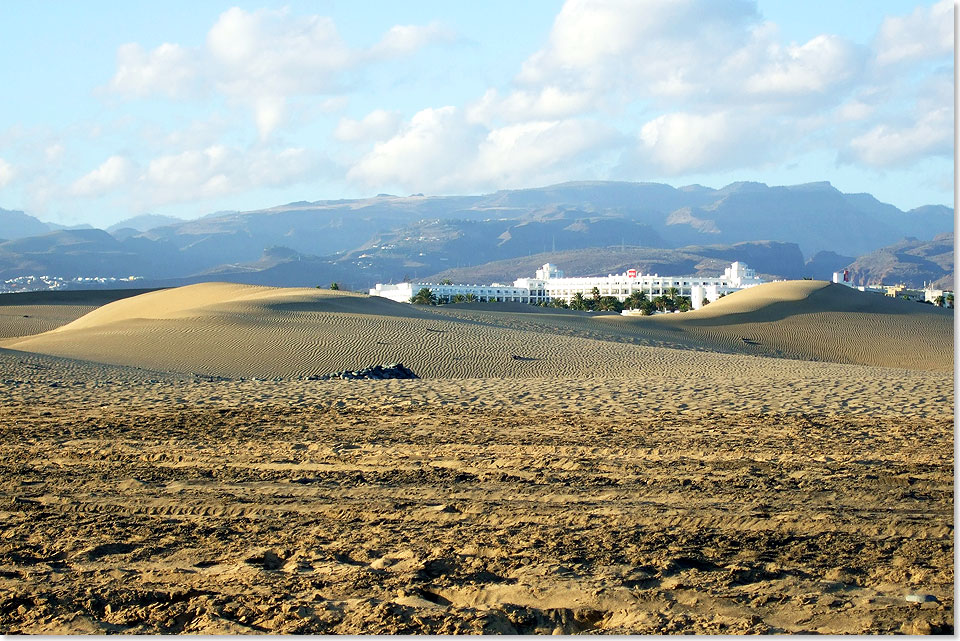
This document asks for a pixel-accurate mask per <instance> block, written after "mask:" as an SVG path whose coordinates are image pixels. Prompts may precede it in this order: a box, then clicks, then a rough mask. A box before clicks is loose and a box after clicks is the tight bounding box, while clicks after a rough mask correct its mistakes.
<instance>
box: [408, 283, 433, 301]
mask: <svg viewBox="0 0 960 641" xmlns="http://www.w3.org/2000/svg"><path fill="white" fill-rule="evenodd" d="M410 302H411V303H413V304H414V305H436V304H437V296H436V294H434V293H433V292H431V291H430V288H429V287H424V288H422V289H421V290H420V291H419V292H417V293H416V294H414V295H413V297H412V298H411V299H410Z"/></svg>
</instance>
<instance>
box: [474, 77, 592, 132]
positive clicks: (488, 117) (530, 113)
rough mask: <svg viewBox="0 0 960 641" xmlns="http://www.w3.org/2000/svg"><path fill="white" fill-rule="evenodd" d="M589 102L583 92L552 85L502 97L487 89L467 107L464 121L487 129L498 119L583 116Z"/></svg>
mask: <svg viewBox="0 0 960 641" xmlns="http://www.w3.org/2000/svg"><path fill="white" fill-rule="evenodd" d="M593 102H594V100H593V97H592V96H591V95H590V94H589V93H587V92H583V91H565V90H563V89H560V88H558V87H553V86H548V87H544V88H542V89H540V90H538V91H529V90H522V89H521V90H517V91H513V92H511V93H510V94H508V95H507V96H505V97H503V98H501V97H500V95H499V93H498V92H497V90H496V89H489V90H488V91H487V92H486V93H485V94H484V95H483V97H482V98H481V99H480V100H478V101H477V102H475V103H474V104H472V105H470V106H469V107H468V108H467V118H468V119H469V120H471V121H473V122H479V123H483V124H485V125H488V126H490V125H492V124H493V123H495V122H497V121H501V120H502V121H506V122H522V121H526V120H538V119H554V118H565V117H567V116H572V115H576V114H580V113H584V112H585V111H587V110H588V109H590V108H591V107H593V106H594V105H593Z"/></svg>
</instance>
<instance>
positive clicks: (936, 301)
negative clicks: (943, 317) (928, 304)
mask: <svg viewBox="0 0 960 641" xmlns="http://www.w3.org/2000/svg"><path fill="white" fill-rule="evenodd" d="M946 300H947V299H946V298H944V297H943V294H941V295H940V296H937V297H936V298H934V299H933V304H934V305H936V306H937V307H943V304H944V303H945V302H946Z"/></svg>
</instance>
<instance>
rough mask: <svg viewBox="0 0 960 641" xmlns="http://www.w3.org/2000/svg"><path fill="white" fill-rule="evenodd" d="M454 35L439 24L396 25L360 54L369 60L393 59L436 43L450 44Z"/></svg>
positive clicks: (435, 22)
mask: <svg viewBox="0 0 960 641" xmlns="http://www.w3.org/2000/svg"><path fill="white" fill-rule="evenodd" d="M455 38H456V34H455V33H454V32H453V30H451V29H450V28H448V27H446V26H444V25H443V24H441V23H440V22H437V21H433V22H431V23H430V24H427V25H396V26H393V27H390V29H389V30H388V31H387V33H385V34H384V35H383V38H382V39H381V40H380V42H378V43H377V44H375V45H373V46H372V47H370V48H369V49H368V50H366V51H365V52H363V53H361V54H360V55H361V57H365V58H369V59H374V60H376V59H382V58H395V57H397V56H404V55H408V54H411V53H413V52H415V51H417V50H419V49H422V48H423V47H426V46H427V45H430V44H434V43H438V42H452V41H453V40H455Z"/></svg>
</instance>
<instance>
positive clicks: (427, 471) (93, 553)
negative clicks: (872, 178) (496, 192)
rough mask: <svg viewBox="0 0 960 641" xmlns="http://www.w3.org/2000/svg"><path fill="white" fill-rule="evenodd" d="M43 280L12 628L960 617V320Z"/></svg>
mask: <svg viewBox="0 0 960 641" xmlns="http://www.w3.org/2000/svg"><path fill="white" fill-rule="evenodd" d="M38 297H39V302H38V301H26V302H24V301H18V303H20V304H18V305H11V304H7V305H4V301H3V297H0V336H5V337H7V338H5V339H4V340H2V341H0V395H2V397H3V398H4V399H5V402H4V403H3V404H2V406H0V414H2V416H3V420H2V421H0V425H2V429H3V430H4V434H3V440H2V445H0V448H2V449H0V452H2V453H3V456H2V459H0V460H2V464H3V466H4V468H5V471H4V473H3V474H2V475H0V515H2V517H3V521H4V523H5V527H4V529H3V536H2V538H0V632H4V633H47V634H56V633H63V632H72V633H80V632H86V633H96V634H100V633H107V632H124V633H168V632H197V633H207V634H218V633H226V634H233V633H298V634H322V633H422V632H427V633H436V634H446V633H461V632H488V633H489V632H506V633H517V632H519V633H527V632H536V633H553V632H555V633H578V632H603V633H645V634H662V633H681V632H697V633H741V632H744V633H746V632H757V633H760V632H790V633H814V632H816V633H871V632H872V633H890V632H907V633H923V632H951V631H952V626H953V581H954V579H953V552H954V550H953V439H954V435H953V407H954V396H953V329H952V323H953V316H952V314H951V313H949V312H947V311H944V310H939V309H933V308H931V307H930V306H926V305H921V304H917V303H909V302H906V301H897V300H893V299H886V298H884V297H880V296H877V295H872V294H864V293H860V292H856V291H852V290H848V289H846V288H842V287H840V286H836V285H828V284H826V283H823V282H820V281H799V282H789V283H771V284H768V285H764V286H761V287H757V288H754V289H753V290H745V291H742V292H738V293H737V294H733V295H730V296H728V297H726V298H724V299H722V300H720V301H717V302H716V303H713V304H711V305H708V306H707V307H705V308H704V309H703V310H700V311H698V312H691V313H686V314H677V315H669V316H659V317H650V318H636V317H621V316H611V315H595V314H588V313H580V312H569V311H562V310H541V309H536V308H529V307H525V306H523V307H521V306H519V305H516V306H514V305H501V306H497V305H471V306H445V307H439V308H420V307H414V306H410V305H403V304H398V303H392V302H391V301H387V300H383V299H376V298H369V297H366V296H361V295H357V294H350V293H345V292H330V291H324V290H312V289H273V288H262V287H251V286H241V285H227V284H216V283H209V284H202V285H194V286H190V287H185V288H179V289H173V290H162V291H157V292H152V293H147V294H143V295H140V296H137V297H133V298H125V299H123V300H116V301H114V302H110V303H108V304H103V305H102V306H100V305H101V303H102V302H103V301H102V300H98V301H93V300H91V301H90V302H91V304H90V305H84V304H83V303H84V302H85V301H83V300H69V301H61V302H60V303H59V304H44V302H43V297H42V296H40V295H38ZM28 307H29V309H28ZM24 316H28V317H31V318H34V319H36V320H35V321H34V322H33V324H31V323H28V322H25V321H29V320H30V319H29V318H28V319H24ZM31 330H33V331H38V332H39V331H45V332H46V333H42V334H36V335H28V333H29V331H31ZM397 361H400V362H403V363H404V364H405V365H406V366H408V367H410V368H411V369H412V370H413V371H414V372H416V373H417V374H418V375H419V376H421V377H422V378H420V379H418V380H384V381H346V380H311V378H310V377H316V376H318V375H322V374H326V373H330V372H334V371H339V370H349V369H359V368H362V367H366V366H369V365H374V364H382V363H392V362H397Z"/></svg>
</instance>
